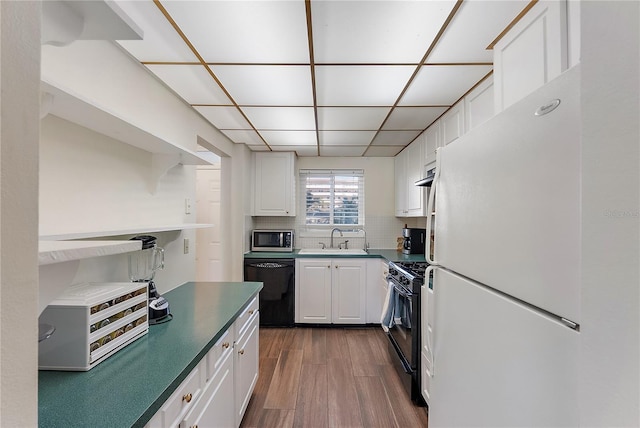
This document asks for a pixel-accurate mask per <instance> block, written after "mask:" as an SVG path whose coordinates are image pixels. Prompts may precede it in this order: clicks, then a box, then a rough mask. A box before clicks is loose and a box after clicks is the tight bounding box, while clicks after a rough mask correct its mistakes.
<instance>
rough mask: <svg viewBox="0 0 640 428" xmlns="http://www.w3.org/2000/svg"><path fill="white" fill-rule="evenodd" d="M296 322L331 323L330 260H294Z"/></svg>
mask: <svg viewBox="0 0 640 428" xmlns="http://www.w3.org/2000/svg"><path fill="white" fill-rule="evenodd" d="M296 322H298V323H321V324H329V323H331V259H297V260H296Z"/></svg>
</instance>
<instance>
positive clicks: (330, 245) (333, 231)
mask: <svg viewBox="0 0 640 428" xmlns="http://www.w3.org/2000/svg"><path fill="white" fill-rule="evenodd" d="M336 230H337V231H338V232H340V236H343V235H342V231H341V230H340V229H338V228H337V227H334V228H333V230H332V231H331V241H330V242H329V248H333V234H334V233H335V231H336Z"/></svg>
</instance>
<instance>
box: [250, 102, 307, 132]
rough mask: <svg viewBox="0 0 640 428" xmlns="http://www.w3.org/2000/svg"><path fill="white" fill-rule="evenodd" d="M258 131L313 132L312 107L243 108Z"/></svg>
mask: <svg viewBox="0 0 640 428" xmlns="http://www.w3.org/2000/svg"><path fill="white" fill-rule="evenodd" d="M242 111H243V112H244V114H245V115H246V116H247V118H248V119H249V120H250V121H251V123H252V124H253V126H254V127H255V128H256V129H258V130H294V131H313V130H315V115H314V113H313V107H243V108H242Z"/></svg>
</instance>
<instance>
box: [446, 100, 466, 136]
mask: <svg viewBox="0 0 640 428" xmlns="http://www.w3.org/2000/svg"><path fill="white" fill-rule="evenodd" d="M440 131H441V132H442V145H443V146H446V145H447V144H449V143H450V142H452V141H454V140H455V139H457V138H458V137H461V136H462V135H463V134H464V132H465V129H464V103H462V102H459V103H458V104H456V105H454V106H453V107H451V108H450V109H449V110H448V111H447V112H446V113H445V114H443V115H442V117H441V118H440Z"/></svg>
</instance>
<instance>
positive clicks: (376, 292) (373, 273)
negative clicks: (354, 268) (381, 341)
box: [365, 259, 386, 324]
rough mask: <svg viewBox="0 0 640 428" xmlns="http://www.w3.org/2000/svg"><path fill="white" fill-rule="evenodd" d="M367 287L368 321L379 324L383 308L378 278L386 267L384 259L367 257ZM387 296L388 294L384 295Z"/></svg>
mask: <svg viewBox="0 0 640 428" xmlns="http://www.w3.org/2000/svg"><path fill="white" fill-rule="evenodd" d="M366 263H367V278H366V279H367V289H366V292H365V301H366V305H367V318H366V320H365V321H366V322H367V323H374V324H378V323H379V322H380V314H381V311H380V308H382V296H383V294H382V290H381V289H380V281H379V280H378V279H379V278H380V276H381V275H386V274H383V271H386V269H384V261H381V260H380V259H367V262H366ZM384 296H385V297H386V295H384Z"/></svg>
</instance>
